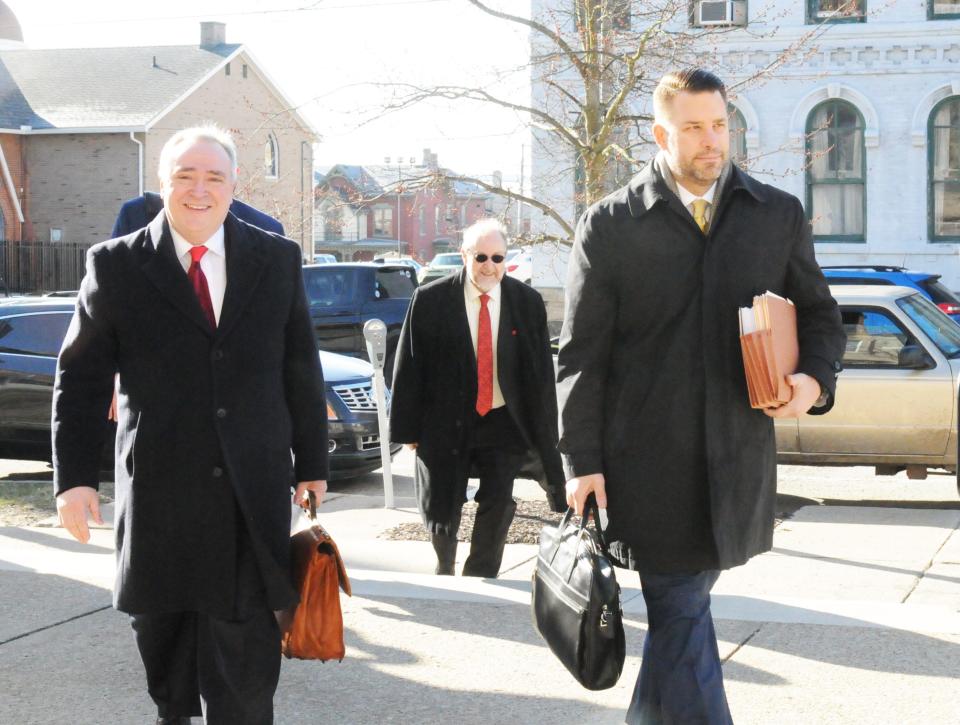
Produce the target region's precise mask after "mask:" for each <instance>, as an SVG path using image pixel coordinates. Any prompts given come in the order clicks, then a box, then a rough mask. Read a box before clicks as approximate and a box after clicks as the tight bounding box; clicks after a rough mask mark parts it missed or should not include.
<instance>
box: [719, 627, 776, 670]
mask: <svg viewBox="0 0 960 725" xmlns="http://www.w3.org/2000/svg"><path fill="white" fill-rule="evenodd" d="M765 626H766V624H765V623H764V624H761V625H759V626H758V627H757V628H756V629H755V630H753V631H752V632H751V633H750V634H748V635H747V636H746V637H745V638H744V640H743V641H742V642H741V643H740V644H738V645H737V646H736V647H734V648H733V651H732V652H731V653H730V654H728V655H727V656H726V657H724V658H723V659H722V660H720V663H721V664H725V663H726V662H729V661H730V660H731V659H733V656H734V655H735V654H736V653H737V652H739V651H740V650H741V649H743V648H744V647H746V646H747V643H748V642H749V641H750V640H751V639H753V638H754V637H756V636H757V635H758V634H759V633H760V630H761V629H763V628H764V627H765Z"/></svg>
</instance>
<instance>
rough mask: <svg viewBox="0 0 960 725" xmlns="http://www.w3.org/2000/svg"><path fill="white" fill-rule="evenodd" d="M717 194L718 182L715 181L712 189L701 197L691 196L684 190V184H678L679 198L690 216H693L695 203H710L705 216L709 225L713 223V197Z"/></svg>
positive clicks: (711, 186)
mask: <svg viewBox="0 0 960 725" xmlns="http://www.w3.org/2000/svg"><path fill="white" fill-rule="evenodd" d="M716 193H717V182H716V181H714V182H713V184H711V185H710V188H709V189H707V190H706V191H705V192H703V194H702V195H701V196H697V195H696V194H691V193H690V192H689V191H687V190H686V189H685V188H684V186H683V184H681V183H680V182H679V181H678V182H677V196H679V197H680V201H681V202H682V203H683V205H684V206H685V207H686V208H687V211H689V212H690V216H693V202H695V201H696V200H697V199H703V200H704V201H706V202H708V204H709V205H708V206H707V211H706V213H705V214H704V216H705V217H706V219H707V224H708V225H709V224H710V222H711V221H713V197H714V195H715V194H716Z"/></svg>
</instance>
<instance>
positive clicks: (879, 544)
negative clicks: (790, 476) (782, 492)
mask: <svg viewBox="0 0 960 725" xmlns="http://www.w3.org/2000/svg"><path fill="white" fill-rule="evenodd" d="M401 473H402V471H401ZM397 493H398V498H397V508H396V509H392V510H386V509H384V508H383V507H382V500H383V499H382V496H380V495H378V492H377V489H376V487H374V486H368V487H366V488H364V487H363V486H360V487H356V486H354V487H348V488H347V489H345V490H344V491H342V492H340V493H339V494H337V493H334V494H331V496H330V497H329V499H328V501H327V502H326V503H325V504H324V506H323V507H322V510H321V517H322V519H321V520H322V522H323V524H324V526H325V527H327V529H328V530H329V531H330V532H331V533H332V534H333V536H334V538H335V539H336V540H337V542H338V545H339V547H340V549H341V551H342V553H343V554H344V557H345V559H346V562H347V567H348V570H349V572H350V576H351V579H352V582H353V587H354V597H353V598H349V599H348V598H346V597H344V598H343V608H344V616H345V622H346V640H347V657H346V659H345V660H344V661H343V662H342V663H336V662H328V663H325V664H321V663H316V662H299V661H288V662H284V666H283V673H282V676H281V683H280V688H279V692H278V695H277V722H278V723H280V724H281V725H285V724H287V723H327V722H330V723H334V722H336V723H350V724H353V723H357V724H360V723H371V724H373V723H448V722H459V723H464V724H472V723H510V724H511V725H515V724H517V723H617V722H622V716H623V712H624V710H625V708H626V704H627V702H628V700H629V698H630V693H631V690H632V687H633V682H634V680H635V678H636V674H637V671H638V668H639V653H640V651H641V646H642V640H643V636H644V632H645V610H644V606H643V599H642V597H641V596H640V591H639V586H638V580H637V578H636V575H635V574H633V573H632V572H627V571H618V577H619V579H620V582H621V586H622V587H623V603H624V611H625V613H626V619H627V622H626V627H627V639H628V657H627V662H626V666H625V670H624V675H623V677H622V678H621V681H620V683H619V684H618V685H617V686H616V687H615V688H613V689H611V690H607V691H604V692H588V691H585V690H583V689H581V688H580V687H579V686H578V685H577V684H576V683H575V682H574V680H573V679H572V678H571V677H570V676H569V675H568V674H567V673H566V671H565V670H564V669H563V668H562V666H560V665H559V663H558V662H557V661H556V660H555V659H554V658H553V656H552V655H551V653H550V652H549V650H548V649H547V648H546V646H545V645H544V643H543V642H542V641H541V640H540V639H539V637H538V635H537V634H536V632H535V631H534V630H533V627H532V625H531V622H530V612H529V591H530V587H529V579H530V574H531V572H532V569H533V562H534V557H535V547H533V546H529V545H509V546H508V549H507V553H506V556H505V559H504V568H503V573H502V575H501V577H500V578H499V579H497V580H477V579H468V578H462V577H459V576H458V577H435V576H433V575H432V574H431V572H432V570H433V565H434V560H433V555H432V550H431V547H430V545H429V544H428V543H425V542H410V541H389V540H386V539H384V538H381V535H382V533H383V532H384V531H385V530H387V529H389V528H391V527H392V526H395V525H396V524H398V523H403V522H407V521H417V520H418V515H417V513H416V509H415V504H414V501H413V499H412V498H410V493H411V491H410V487H409V480H408V479H407V478H404V476H402V475H401V476H400V477H399V479H398V487H397ZM518 494H519V495H521V496H524V497H534V496H536V495H537V492H536V489H535V486H533V485H531V486H530V487H527V486H519V487H518ZM958 528H960V511H958V510H954V509H950V510H941V509H936V508H926V507H904V508H886V507H883V508H881V507H869V506H807V507H803V508H800V509H799V510H798V511H797V512H796V513H795V515H794V516H793V517H792V518H791V519H789V520H787V521H785V522H784V523H783V524H781V526H780V527H779V528H778V530H777V532H776V535H775V542H774V550H773V551H771V552H770V553H768V554H765V555H763V556H760V557H757V558H756V559H754V560H753V561H751V562H750V563H749V564H747V565H746V566H743V567H740V568H738V569H735V570H732V571H729V572H726V573H725V574H724V575H723V576H722V577H721V579H720V582H719V583H718V585H717V587H716V589H715V596H714V614H715V617H716V619H717V631H718V634H719V637H720V639H721V655H722V656H723V658H724V662H725V664H724V675H725V678H726V682H727V692H728V696H729V699H730V706H731V710H732V712H733V716H734V720H735V721H736V722H737V723H741V724H743V723H764V724H765V723H771V724H778V725H779V724H781V723H803V724H804V725H808V724H810V723H870V724H874V723H897V724H899V723H923V724H927V723H958V722H960V697H958V695H960V533H958ZM461 548H462V549H466V547H461ZM461 553H462V554H465V553H466V552H465V551H464V552H461ZM461 563H462V557H461ZM112 575H113V556H112V532H111V531H109V530H104V529H101V530H97V531H94V536H93V539H92V542H91V544H90V545H87V546H82V545H80V544H77V543H76V542H73V541H72V540H71V539H69V537H68V536H67V535H66V534H65V533H64V532H63V531H61V530H60V529H57V528H49V527H31V528H5V529H3V528H0V692H2V693H3V696H2V697H0V723H71V724H76V723H91V724H97V725H100V724H103V723H148V722H153V720H152V718H153V717H154V714H153V713H154V709H153V706H152V703H151V702H150V701H149V699H148V698H147V696H146V694H145V683H144V681H143V675H142V673H141V668H140V664H139V660H138V657H137V653H136V650H135V648H134V645H133V639H132V636H131V633H130V629H129V626H128V624H127V621H126V617H125V616H124V615H121V614H118V613H117V612H115V611H113V610H112V609H110V606H109V605H110V586H111V581H112Z"/></svg>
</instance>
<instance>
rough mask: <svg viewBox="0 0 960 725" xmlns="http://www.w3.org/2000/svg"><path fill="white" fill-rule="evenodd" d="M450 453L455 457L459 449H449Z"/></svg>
mask: <svg viewBox="0 0 960 725" xmlns="http://www.w3.org/2000/svg"><path fill="white" fill-rule="evenodd" d="M450 452H451V453H452V454H453V455H457V454H458V453H459V452H460V451H459V449H457V448H451V449H450Z"/></svg>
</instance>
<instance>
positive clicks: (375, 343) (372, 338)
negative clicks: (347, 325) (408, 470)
mask: <svg viewBox="0 0 960 725" xmlns="http://www.w3.org/2000/svg"><path fill="white" fill-rule="evenodd" d="M363 339H364V340H365V341H366V343H367V355H368V356H369V358H370V363H371V364H372V365H373V388H374V394H375V395H376V400H377V422H378V424H379V426H380V461H381V462H382V464H383V506H384V508H393V475H392V473H391V471H390V420H389V418H388V417H387V385H386V382H385V381H384V379H383V363H384V361H385V360H386V359H387V326H386V325H385V324H384V323H383V320H377V319H373V320H367V322H366V324H364V326H363Z"/></svg>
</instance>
